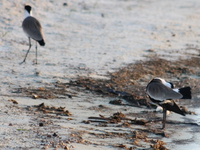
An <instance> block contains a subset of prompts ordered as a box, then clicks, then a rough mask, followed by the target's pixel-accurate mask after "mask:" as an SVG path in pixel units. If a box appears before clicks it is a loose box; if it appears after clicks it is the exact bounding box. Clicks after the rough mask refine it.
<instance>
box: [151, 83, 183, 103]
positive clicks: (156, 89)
mask: <svg viewBox="0 0 200 150" xmlns="http://www.w3.org/2000/svg"><path fill="white" fill-rule="evenodd" d="M147 93H148V95H149V96H150V97H151V98H153V99H155V100H160V101H163V100H166V99H179V98H181V97H182V95H181V94H180V93H177V92H175V91H173V89H171V88H169V87H167V86H165V85H163V84H161V83H156V82H150V83H149V84H148V85H147Z"/></svg>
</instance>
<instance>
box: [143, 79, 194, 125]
mask: <svg viewBox="0 0 200 150" xmlns="http://www.w3.org/2000/svg"><path fill="white" fill-rule="evenodd" d="M146 92H147V94H148V96H149V98H150V100H151V101H152V102H154V103H157V104H158V105H160V106H161V107H162V108H163V127H162V128H163V129H164V128H165V122H166V111H167V110H169V111H173V112H175V113H177V114H180V115H183V116H185V113H184V112H183V111H182V110H181V109H180V108H179V106H178V105H177V104H176V103H175V102H174V101H173V100H174V99H191V98H192V96H191V88H190V87H189V86H188V87H183V88H180V89H175V88H174V85H173V84H172V83H171V82H166V81H165V80H164V79H161V78H154V79H152V80H151V81H150V82H149V84H148V85H147V87H146Z"/></svg>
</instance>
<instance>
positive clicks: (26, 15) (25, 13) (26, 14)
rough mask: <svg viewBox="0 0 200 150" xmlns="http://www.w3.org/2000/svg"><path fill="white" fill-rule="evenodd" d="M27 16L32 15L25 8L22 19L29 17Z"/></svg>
mask: <svg viewBox="0 0 200 150" xmlns="http://www.w3.org/2000/svg"><path fill="white" fill-rule="evenodd" d="M29 16H32V12H30V13H29V12H28V11H27V10H25V11H24V19H25V18H27V17H29Z"/></svg>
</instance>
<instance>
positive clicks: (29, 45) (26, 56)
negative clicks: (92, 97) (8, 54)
mask: <svg viewBox="0 0 200 150" xmlns="http://www.w3.org/2000/svg"><path fill="white" fill-rule="evenodd" d="M28 40H29V48H28V51H27V53H26V56H25V58H24V60H23V61H22V63H24V62H25V61H26V57H27V55H28V53H29V51H30V49H31V46H32V45H31V38H30V37H28ZM22 63H21V64H22Z"/></svg>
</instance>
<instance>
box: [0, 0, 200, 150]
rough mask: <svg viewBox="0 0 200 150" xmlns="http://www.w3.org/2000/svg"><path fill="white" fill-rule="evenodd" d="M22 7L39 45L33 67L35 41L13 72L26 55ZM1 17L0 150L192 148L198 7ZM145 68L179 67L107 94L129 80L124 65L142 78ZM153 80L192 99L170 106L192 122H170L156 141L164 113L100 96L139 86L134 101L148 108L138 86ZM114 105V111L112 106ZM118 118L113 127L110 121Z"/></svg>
mask: <svg viewBox="0 0 200 150" xmlns="http://www.w3.org/2000/svg"><path fill="white" fill-rule="evenodd" d="M24 4H28V5H31V6H32V9H33V16H34V17H36V18H37V19H38V20H39V21H40V22H41V25H42V27H43V31H44V35H45V42H46V45H45V46H44V47H40V46H38V64H37V65H35V64H34V63H35V41H32V48H31V51H30V53H29V55H28V57H27V60H26V62H25V63H23V64H20V63H21V62H22V61H23V59H24V56H25V54H26V52H27V49H28V38H27V37H26V35H25V34H24V32H23V30H22V27H21V24H22V21H23V19H24ZM0 8H1V9H0V13H1V18H0V22H1V23H0V58H1V61H0V66H1V70H0V95H1V97H0V99H1V102H0V120H1V121H0V134H1V137H0V149H2V150H4V149H5V150H7V149H8V150H9V149H70V150H88V149H90V150H102V149H103V150H116V149H119V150H120V149H127V150H129V149H130V150H131V149H149V150H150V149H156V146H157V147H158V148H159V149H161V148H163V149H164V148H166V149H173V150H188V149H190V150H196V149H198V148H199V147H200V143H199V140H200V128H199V123H200V108H199V103H198V101H199V93H200V91H199V88H198V83H199V75H200V73H199V72H198V70H199V67H198V65H197V63H196V64H195V63H194V62H198V61H196V60H197V59H199V50H200V48H199V46H200V44H199V39H200V15H199V14H200V9H199V8H200V1H196V0H168V1H164V0H161V1H157V0H144V1H140V0H87V1H84V0H77V1H72V0H68V1H65V0H60V1H52V0H44V1H39V0H34V1H28V0H26V1H25V0H3V1H2V2H1V3H0ZM152 58H153V60H157V59H158V58H160V59H161V60H162V61H155V62H156V63H157V64H158V68H156V65H154V68H153V69H155V70H156V69H158V72H159V63H162V62H165V61H163V60H166V61H167V62H165V63H166V64H167V65H170V64H171V66H170V67H169V66H168V69H169V68H173V67H172V66H173V63H174V61H177V60H181V62H182V63H179V62H176V63H175V64H176V65H175V68H176V69H177V70H179V71H180V70H181V73H180V72H179V73H178V74H177V76H175V74H173V71H174V70H168V72H166V71H165V70H162V72H163V73H164V74H159V73H158V74H156V72H154V73H152V74H149V73H147V74H146V75H144V74H143V75H142V76H140V77H139V78H137V79H136V78H133V79H132V78H129V79H128V80H129V81H130V83H132V84H127V86H124V85H123V86H122V85H121V86H122V87H121V88H120V85H119V84H118V85H117V87H114V86H113V85H115V84H113V82H111V81H113V80H112V79H113V78H112V77H113V76H115V78H116V79H117V77H119V76H120V77H122V76H121V75H122V74H123V73H124V71H127V70H131V71H133V72H134V70H133V69H132V68H131V67H133V66H131V65H130V64H132V65H133V64H134V63H139V62H140V61H142V63H141V65H140V66H141V68H142V66H144V65H143V64H145V61H149V60H151V61H152V62H154V61H153V60H152ZM183 59H187V60H191V61H183ZM192 60H193V61H192ZM155 62H154V63H155ZM186 62H187V63H186ZM191 62H192V63H191ZM149 64H150V65H151V63H149ZM182 64H184V65H182ZM192 64H194V65H193V66H192ZM134 67H135V66H134ZM147 67H148V66H146V68H147ZM162 68H165V67H162ZM182 68H184V69H185V72H184V71H183V69H182ZM123 69H124V71H123V72H117V71H119V70H123ZM173 69H174V68H173ZM176 69H175V70H176ZM148 71H149V70H148ZM127 72H128V71H127ZM165 72H166V74H165ZM174 72H176V71H174ZM120 73H121V74H120ZM137 73H138V74H140V70H139V71H138V72H137ZM158 75H159V76H160V77H165V78H167V79H168V80H170V81H172V82H175V83H177V84H179V85H181V86H186V85H189V86H192V90H193V91H192V92H193V99H192V100H184V101H178V103H179V104H180V105H183V106H185V107H187V109H188V110H189V111H191V112H194V113H191V114H189V115H186V116H185V117H184V116H179V115H177V114H174V113H171V114H169V115H168V116H167V119H168V120H169V121H168V122H167V125H166V129H165V130H164V131H163V130H161V129H159V128H160V127H161V125H162V122H161V120H162V113H161V112H154V111H155V108H154V107H151V108H150V107H147V105H141V106H136V105H133V104H132V103H131V102H130V101H127V100H126V99H124V97H120V96H119V95H109V94H107V93H108V91H105V90H102V89H101V87H103V86H105V87H109V88H110V89H112V90H115V88H116V89H121V90H125V91H126V89H127V90H128V89H129V88H131V87H134V86H135V85H137V86H138V87H140V88H141V89H140V91H139V92H138V95H137V94H136V95H134V96H136V97H137V96H141V97H142V98H138V99H145V100H147V99H148V98H147V97H146V98H145V86H146V85H147V84H148V82H149V81H150V80H151V79H152V78H153V77H155V76H158ZM126 77H127V76H126V75H124V78H126ZM134 77H135V76H134ZM120 79H121V81H122V80H123V78H120ZM106 82H108V85H106ZM85 83H87V84H88V85H87V84H85ZM119 83H120V82H119ZM92 84H95V85H98V88H99V89H95V88H96V86H94V87H93V86H92ZM112 84H113V85H112ZM184 84H185V85H184ZM94 89H95V90H94ZM138 89H139V88H138ZM99 91H100V92H99ZM135 91H138V90H137V89H134V88H133V89H132V92H131V93H134V94H135V93H136V92H135ZM121 92H123V91H121ZM139 93H140V94H139ZM116 100H117V101H118V102H119V101H122V103H118V105H116V104H112V103H111V101H116ZM116 115H119V116H117V117H119V118H120V120H118V121H117V122H116V120H115V121H113V120H112V119H113V117H116ZM111 118H112V119H111ZM122 118H123V119H124V120H123V119H122ZM151 118H152V119H156V120H159V119H160V121H157V123H156V122H154V121H153V120H152V119H151ZM142 119H144V120H146V121H148V122H143V123H144V124H142V125H141V124H135V123H136V121H135V122H134V120H139V121H141V120H142ZM150 120H152V122H151V121H150ZM174 121H177V122H174ZM141 122H142V121H141ZM145 124H147V126H146V125H145Z"/></svg>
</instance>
